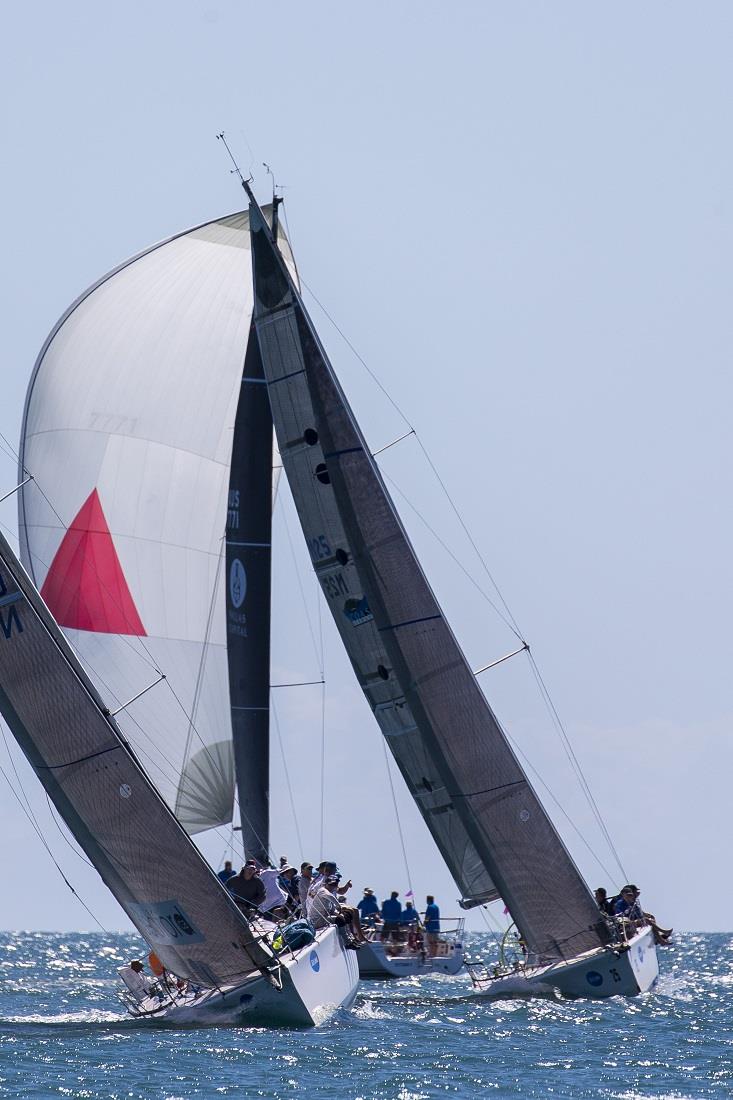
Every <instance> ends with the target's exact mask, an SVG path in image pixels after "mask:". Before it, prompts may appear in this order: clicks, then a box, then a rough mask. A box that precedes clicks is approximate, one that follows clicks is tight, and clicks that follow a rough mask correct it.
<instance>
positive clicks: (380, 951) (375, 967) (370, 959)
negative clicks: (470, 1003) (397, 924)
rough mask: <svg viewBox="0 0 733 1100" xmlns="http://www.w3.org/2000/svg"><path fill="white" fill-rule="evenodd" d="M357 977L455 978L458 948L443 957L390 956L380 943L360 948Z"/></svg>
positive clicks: (460, 966) (460, 962) (459, 966)
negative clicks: (449, 976)
mask: <svg viewBox="0 0 733 1100" xmlns="http://www.w3.org/2000/svg"><path fill="white" fill-rule="evenodd" d="M358 959H359V977H361V978H370V979H374V978H409V977H412V976H413V975H416V974H457V973H458V972H459V971H460V970H462V969H463V948H462V946H461V944H455V945H451V948H450V951H449V953H448V954H446V955H426V954H425V953H424V952H419V951H413V952H409V953H406V954H404V955H402V954H401V955H391V954H389V953H388V952H387V951H386V950H385V947H384V944H383V943H381V941H380V940H373V941H371V942H370V943H367V944H364V945H363V947H362V948H361V949H360V950H359V952H358Z"/></svg>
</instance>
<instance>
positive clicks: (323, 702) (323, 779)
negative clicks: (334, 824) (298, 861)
mask: <svg viewBox="0 0 733 1100" xmlns="http://www.w3.org/2000/svg"><path fill="white" fill-rule="evenodd" d="M319 596H320V593H319ZM318 636H319V641H320V643H321V833H320V841H321V847H320V851H321V858H322V856H323V851H324V848H323V845H324V836H325V824H326V821H325V818H326V662H325V651H324V648H323V615H322V612H321V601H320V598H319V600H318Z"/></svg>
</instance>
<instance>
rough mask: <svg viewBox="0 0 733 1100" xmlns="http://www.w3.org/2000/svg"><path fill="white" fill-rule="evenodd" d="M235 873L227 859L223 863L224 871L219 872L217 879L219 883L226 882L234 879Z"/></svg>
mask: <svg viewBox="0 0 733 1100" xmlns="http://www.w3.org/2000/svg"><path fill="white" fill-rule="evenodd" d="M236 873H237V872H236V871H235V870H234V868H233V867H232V861H231V860H230V859H227V860H225V861H224V869H223V870H222V871H219V879H220V881H221V882H227V881H228V880H229V879H230V878H234V876H235V875H236Z"/></svg>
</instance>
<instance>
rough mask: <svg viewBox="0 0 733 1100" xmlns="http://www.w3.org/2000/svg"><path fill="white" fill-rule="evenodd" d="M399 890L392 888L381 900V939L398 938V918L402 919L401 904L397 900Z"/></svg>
mask: <svg viewBox="0 0 733 1100" xmlns="http://www.w3.org/2000/svg"><path fill="white" fill-rule="evenodd" d="M399 896H400V895H399V891H397V890H393V891H392V893H391V895H390V896H389V897H388V898H387V899H386V901H383V902H382V920H383V921H384V923H383V925H382V939H383V940H389V939H392V940H399V938H400V920H401V919H402V906H401V905H400V903H399V902H398V900H397V898H398V897H399Z"/></svg>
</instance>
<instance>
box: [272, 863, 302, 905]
mask: <svg viewBox="0 0 733 1100" xmlns="http://www.w3.org/2000/svg"><path fill="white" fill-rule="evenodd" d="M299 882H300V879H299V876H298V872H297V871H296V870H295V868H294V867H291V866H290V865H289V864H288V865H287V866H285V867H283V869H282V870H281V871H280V874H279V875H278V877H277V884H278V886H279V887H280V889H281V890H284V891H285V893H286V894H287V900H288V906H289V908H290V909H292V910H295V909H297V907H298V904H299V902H300V895H299V891H298V886H299Z"/></svg>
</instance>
